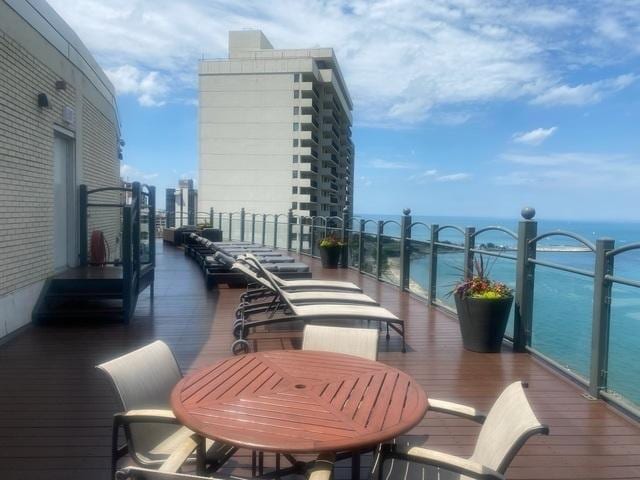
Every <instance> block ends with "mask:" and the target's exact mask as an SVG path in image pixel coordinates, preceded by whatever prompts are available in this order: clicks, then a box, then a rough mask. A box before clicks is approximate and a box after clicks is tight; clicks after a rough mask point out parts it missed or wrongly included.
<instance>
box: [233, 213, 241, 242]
mask: <svg viewBox="0 0 640 480" xmlns="http://www.w3.org/2000/svg"><path fill="white" fill-rule="evenodd" d="M240 223H241V222H240V217H239V216H237V215H234V217H233V218H232V219H231V239H232V240H240Z"/></svg>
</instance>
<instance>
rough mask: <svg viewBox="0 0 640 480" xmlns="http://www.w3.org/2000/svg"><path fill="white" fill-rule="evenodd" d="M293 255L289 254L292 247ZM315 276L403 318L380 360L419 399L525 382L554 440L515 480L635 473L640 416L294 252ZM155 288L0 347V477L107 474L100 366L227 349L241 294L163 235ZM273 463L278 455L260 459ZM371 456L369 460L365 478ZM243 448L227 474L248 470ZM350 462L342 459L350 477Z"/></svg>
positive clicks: (262, 338)
mask: <svg viewBox="0 0 640 480" xmlns="http://www.w3.org/2000/svg"><path fill="white" fill-rule="evenodd" d="M293 256H295V255H293ZM301 260H302V261H304V262H306V263H309V264H310V266H311V267H312V270H313V274H314V278H327V279H335V280H344V281H352V282H355V283H357V284H359V285H361V286H362V287H363V289H364V290H365V293H367V294H369V295H371V296H373V297H375V298H377V299H379V300H380V301H381V303H382V304H383V306H385V307H387V308H388V309H389V310H391V311H392V312H393V313H395V314H397V315H399V316H400V317H401V318H404V319H405V320H406V329H407V342H408V349H407V350H408V351H407V353H406V354H403V353H402V352H401V351H400V350H401V342H400V338H399V337H398V335H396V334H395V333H393V332H392V336H391V340H390V341H389V342H388V343H387V342H386V341H385V340H384V336H381V339H380V344H379V348H380V355H379V358H380V360H381V361H383V362H385V363H388V364H390V365H392V366H394V367H396V368H399V369H402V370H404V371H405V372H407V373H409V374H410V375H412V376H413V377H414V378H415V379H416V381H417V382H419V383H420V384H421V385H422V386H423V388H424V389H425V391H426V392H427V395H429V396H433V397H440V398H446V399H449V400H452V401H456V402H462V403H468V404H470V405H474V406H476V407H478V408H481V409H488V408H489V407H490V406H491V404H492V402H493V400H494V399H495V398H496V396H497V395H498V393H499V392H500V391H501V390H502V388H504V386H505V385H507V384H508V383H509V382H511V381H514V380H518V379H520V380H526V381H528V382H529V385H530V388H529V390H528V396H529V398H530V400H531V403H532V405H533V408H534V410H535V411H536V412H537V414H538V415H539V417H540V419H541V420H542V421H543V422H545V423H547V424H548V425H549V426H550V428H551V435H550V436H549V437H535V438H533V439H532V440H530V442H529V443H528V444H527V445H526V446H525V447H524V449H523V450H522V451H521V453H520V454H519V455H518V456H517V457H516V459H515V460H514V462H513V465H512V467H511V468H510V469H509V471H508V472H507V473H508V475H507V476H508V478H514V479H576V478H581V479H608V478H624V479H631V478H636V479H640V426H638V424H636V423H634V422H632V421H630V420H628V419H626V418H625V417H623V416H621V415H619V414H618V413H616V412H615V411H613V410H612V409H611V408H610V407H608V406H607V405H606V404H605V403H603V402H601V401H589V400H587V399H585V398H584V397H582V395H581V394H582V393H583V392H582V390H581V389H580V388H578V387H577V386H576V385H574V384H572V383H571V382H569V381H568V380H566V379H564V378H563V377H561V376H559V375H558V374H557V373H555V372H553V371H552V370H550V369H549V368H547V367H546V366H544V365H542V364H541V363H539V362H538V361H536V360H535V359H533V358H532V357H531V356H529V355H527V354H515V353H513V352H510V351H508V350H505V351H504V352H503V353H502V354H499V355H492V354H478V353H472V352H467V351H465V350H464V349H463V348H462V344H461V340H460V335H459V332H458V326H457V324H456V322H455V321H454V320H453V319H452V318H451V317H449V316H448V315H446V314H444V313H443V312H441V311H438V310H436V309H432V308H428V307H427V306H426V304H425V303H424V302H422V301H421V300H419V299H416V298H413V297H412V296H410V295H408V294H406V293H400V292H399V291H398V289H396V288H395V287H392V286H390V285H386V284H382V283H379V282H377V281H376V280H374V279H372V278H369V277H364V276H361V275H359V274H358V273H357V272H356V271H353V270H342V269H341V270H323V269H322V268H321V267H320V266H319V262H317V261H314V260H310V259H309V258H307V257H304V258H302V259H301ZM156 275H157V280H156V298H155V300H154V302H150V299H149V297H148V293H145V294H144V295H143V297H141V299H140V302H139V305H138V308H137V310H136V315H135V318H134V320H133V321H132V323H131V324H130V325H129V326H124V325H119V324H104V323H97V322H92V321H91V319H87V324H86V326H79V325H78V323H77V322H75V323H74V324H73V326H64V325H48V326H29V327H27V328H25V330H24V331H22V332H21V333H19V334H18V335H16V336H15V337H14V338H12V339H10V340H9V341H7V342H5V343H4V344H2V345H0V385H1V387H0V478H2V479H3V480H13V479H34V480H36V479H40V478H46V479H48V480H52V479H58V478H60V479H75V478H78V479H85V478H91V479H97V480H100V479H107V478H108V476H109V474H108V472H109V442H110V428H111V417H112V415H113V413H115V412H116V411H117V409H118V405H117V402H116V400H115V398H113V396H112V392H111V390H110V388H109V385H108V384H107V383H106V381H105V380H104V378H102V377H101V375H100V374H99V372H98V371H97V370H96V369H95V368H94V366H95V365H96V364H98V363H101V362H103V361H105V360H108V359H110V358H113V357H115V356H118V355H120V354H123V353H125V352H128V351H130V350H132V349H135V348H137V347H140V346H142V345H145V344H147V343H149V342H151V341H153V340H155V339H161V340H164V341H165V342H167V343H168V344H169V346H170V347H171V348H172V349H173V350H174V352H175V354H176V357H177V359H178V361H179V363H180V365H181V367H182V369H183V371H184V372H192V371H195V370H196V369H198V368H200V367H203V366H206V365H208V364H211V363H212V362H214V361H216V360H218V359H221V358H224V357H227V356H229V355H230V350H229V347H230V344H231V341H232V335H231V322H232V314H233V310H234V309H235V307H236V304H237V299H238V296H239V294H240V293H241V290H237V289H227V288H220V289H219V290H215V291H212V292H208V291H207V290H206V289H205V285H204V281H203V278H202V276H201V274H200V271H199V270H198V269H197V267H196V266H195V264H194V263H193V262H191V261H190V260H189V259H188V258H185V257H184V255H183V254H182V252H181V251H180V250H177V249H174V248H173V247H163V246H162V245H161V244H160V243H159V244H158V265H157V270H156ZM252 344H253V345H254V347H255V348H256V349H258V350H267V349H283V348H293V347H296V346H299V345H300V332H299V331H295V330H290V329H288V328H284V329H273V330H272V331H269V332H265V333H261V334H256V335H255V336H253V337H252ZM477 433H478V427H477V426H475V425H473V424H472V423H470V422H468V421H465V420H460V419H452V418H448V417H446V416H445V415H441V414H431V413H430V414H428V415H427V417H426V418H425V419H424V420H423V421H422V422H421V423H420V424H419V425H418V426H417V427H416V428H414V429H413V430H412V431H411V432H410V435H408V436H406V437H404V439H406V440H407V441H410V442H411V443H415V444H422V443H425V444H426V445H429V446H431V447H433V448H437V449H440V450H442V451H446V452H449V453H453V454H458V455H469V454H470V453H471V451H472V449H473V445H474V443H475V437H476V435H477ZM265 460H266V463H267V466H269V465H272V462H273V459H272V458H271V457H270V456H269V455H267V456H266V459H265ZM369 462H370V460H369V459H367V458H364V459H363V462H362V468H363V470H362V476H363V478H365V474H366V469H367V467H368V465H369ZM249 466H250V456H249V454H248V452H244V451H242V452H239V454H238V455H237V456H236V457H234V459H233V461H232V462H231V463H230V465H229V467H228V468H226V469H225V471H224V473H230V472H231V471H233V473H236V474H239V475H242V474H245V475H247V474H249V473H250V471H249V470H248V468H249ZM349 475H350V473H349V463H348V462H341V463H339V464H338V465H337V468H336V477H337V478H338V479H344V478H349Z"/></svg>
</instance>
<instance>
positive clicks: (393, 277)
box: [380, 235, 400, 285]
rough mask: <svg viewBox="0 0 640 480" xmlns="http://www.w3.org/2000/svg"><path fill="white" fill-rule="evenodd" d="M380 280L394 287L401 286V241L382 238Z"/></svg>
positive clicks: (386, 237)
mask: <svg viewBox="0 0 640 480" xmlns="http://www.w3.org/2000/svg"><path fill="white" fill-rule="evenodd" d="M380 278H381V279H382V280H384V281H386V282H389V283H391V284H393V285H400V239H399V238H396V237H388V236H386V235H382V236H381V247H380Z"/></svg>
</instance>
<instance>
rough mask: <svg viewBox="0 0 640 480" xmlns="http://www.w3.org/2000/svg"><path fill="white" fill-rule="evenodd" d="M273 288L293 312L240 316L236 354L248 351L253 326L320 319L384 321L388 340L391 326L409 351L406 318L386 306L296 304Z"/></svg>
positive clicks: (237, 325)
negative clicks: (246, 317)
mask: <svg viewBox="0 0 640 480" xmlns="http://www.w3.org/2000/svg"><path fill="white" fill-rule="evenodd" d="M273 286H274V288H275V289H276V291H277V292H278V295H279V297H280V299H281V300H282V302H283V303H284V304H285V308H286V309H287V310H288V311H289V312H290V314H286V315H283V316H279V317H269V318H259V319H256V320H247V319H244V318H241V319H239V320H237V321H236V323H235V324H234V329H233V334H234V336H235V337H236V341H235V342H233V345H232V347H231V349H232V351H233V353H235V354H237V353H242V352H247V351H248V350H249V343H248V342H247V341H246V338H247V335H248V333H249V331H250V330H251V329H255V328H256V327H260V326H265V325H275V324H279V323H288V322H294V321H302V322H304V323H305V324H308V323H313V322H317V321H321V322H327V321H332V322H340V323H344V322H347V321H357V320H360V321H366V322H367V323H370V322H371V321H375V322H383V323H385V324H386V326H387V340H388V339H389V338H390V335H389V330H390V328H391V329H393V330H395V331H396V332H397V333H398V334H400V336H401V337H402V351H403V352H406V344H405V336H404V333H405V331H404V321H403V320H400V319H399V318H398V317H396V316H395V315H394V314H393V313H391V312H390V311H389V310H387V309H386V308H382V307H378V306H371V305H348V304H315V305H295V304H293V303H292V302H291V301H289V300H288V298H287V296H286V295H285V294H284V293H285V292H284V291H283V290H282V289H281V288H280V287H279V286H278V285H276V284H275V283H274V284H273Z"/></svg>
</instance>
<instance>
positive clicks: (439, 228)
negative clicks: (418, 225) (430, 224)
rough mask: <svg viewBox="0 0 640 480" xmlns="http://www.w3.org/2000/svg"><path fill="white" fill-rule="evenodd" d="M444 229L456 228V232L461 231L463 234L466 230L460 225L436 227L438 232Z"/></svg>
mask: <svg viewBox="0 0 640 480" xmlns="http://www.w3.org/2000/svg"><path fill="white" fill-rule="evenodd" d="M443 230H455V231H456V232H459V233H461V234H462V235H464V230H463V229H461V228H460V227H456V226H455V225H442V226H441V227H438V228H437V229H436V233H440V232H442V231H443Z"/></svg>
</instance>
